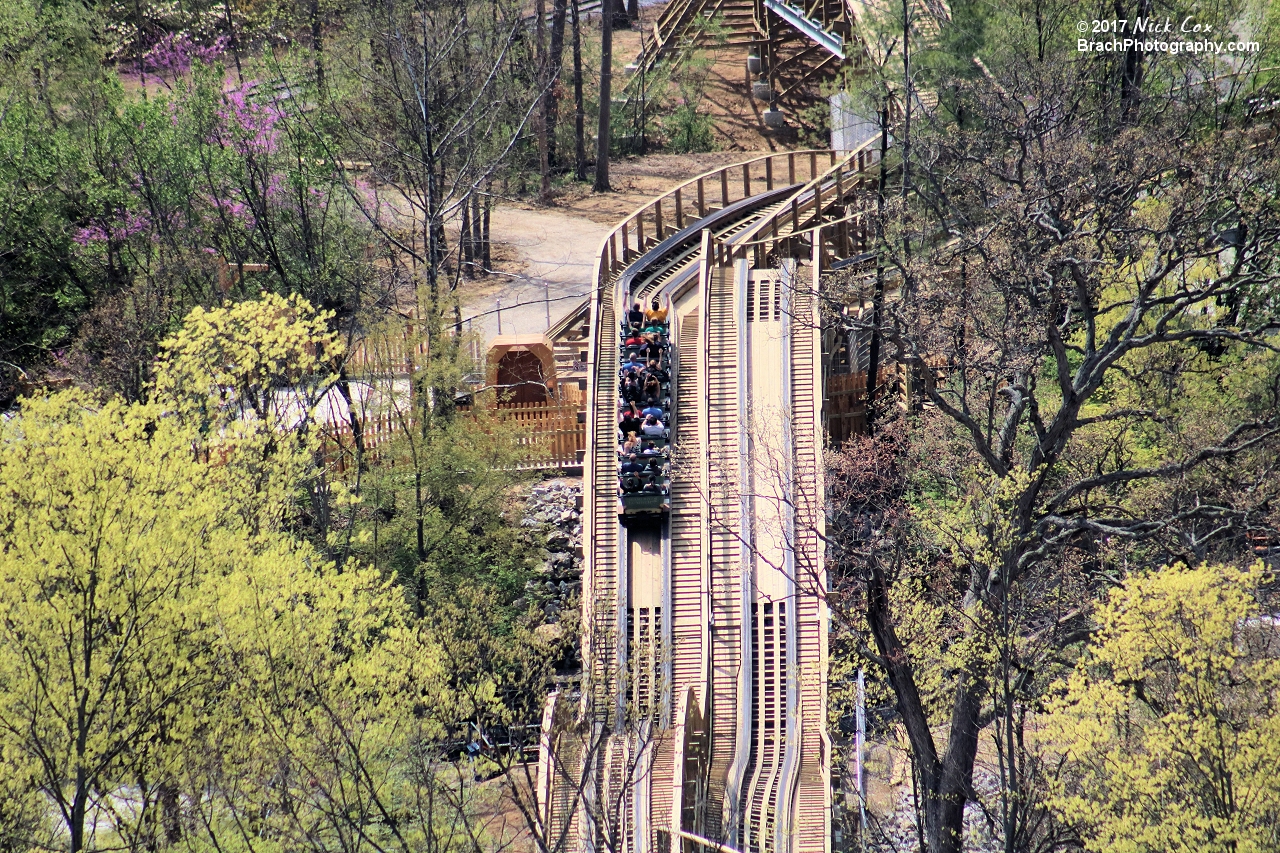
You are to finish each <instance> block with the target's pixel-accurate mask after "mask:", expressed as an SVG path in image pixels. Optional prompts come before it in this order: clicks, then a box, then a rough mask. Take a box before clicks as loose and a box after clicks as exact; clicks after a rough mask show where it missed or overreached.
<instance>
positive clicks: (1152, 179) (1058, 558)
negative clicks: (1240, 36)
mask: <svg viewBox="0 0 1280 853" xmlns="http://www.w3.org/2000/svg"><path fill="white" fill-rule="evenodd" d="M1083 73H1085V68H1084V66H1082V65H1076V64H1074V63H1070V62H1056V61H1055V62H1045V63H1040V64H1037V63H1027V64H1024V65H1021V66H1018V67H1016V68H1009V69H1006V70H1005V71H1004V72H1003V76H1001V75H994V74H993V76H992V77H991V78H986V77H983V78H979V79H977V80H975V81H972V82H969V83H964V84H957V85H958V90H959V96H958V97H959V99H960V103H961V104H962V106H963V111H962V112H963V115H964V120H963V121H958V120H956V119H955V114H952V115H950V116H947V115H941V114H936V115H934V116H932V117H931V118H930V119H929V120H928V121H926V122H923V124H924V126H923V127H919V126H918V127H917V129H916V130H914V131H913V152H914V154H913V157H914V158H915V159H916V164H917V165H916V168H915V170H914V171H913V174H914V175H916V178H915V179H913V187H914V188H915V192H914V194H913V195H912V196H911V197H910V198H909V199H906V200H905V201H895V202H893V203H892V204H889V205H887V206H886V207H887V211H888V214H889V217H890V218H889V225H888V227H887V229H886V234H885V238H884V242H883V243H882V244H881V246H880V252H881V257H883V258H884V259H885V264H886V267H887V268H888V270H889V274H890V275H891V276H892V280H893V284H894V285H895V289H896V291H897V293H896V299H894V300H892V301H891V303H890V304H888V305H886V307H885V311H884V320H883V322H882V324H881V326H880V333H881V334H882V335H883V337H884V339H885V340H886V342H887V344H888V347H889V349H890V350H891V352H892V356H891V358H892V360H894V361H896V362H897V364H898V366H899V369H900V370H901V375H902V376H903V378H904V380H905V386H906V387H905V389H904V390H905V391H906V397H907V402H908V403H909V404H910V405H911V406H912V408H913V409H915V410H916V411H917V412H918V414H917V415H915V416H914V417H915V418H916V426H915V427H914V428H913V429H911V430H910V436H911V437H910V440H909V442H907V443H905V444H903V443H899V444H898V446H897V447H898V449H897V450H896V451H894V452H895V453H897V452H900V453H903V454H905V455H903V456H902V459H901V467H900V468H899V469H898V470H899V472H900V473H899V479H898V481H897V482H896V484H894V486H893V488H892V489H890V490H889V491H887V492H885V494H887V495H889V496H890V497H892V500H893V504H892V505H893V506H895V507H900V508H901V515H902V517H904V518H905V520H904V521H903V523H901V524H898V525H890V526H884V525H882V524H881V523H880V522H879V521H876V520H875V519H876V515H875V512H872V510H870V509H865V508H858V506H859V504H858V500H855V498H856V494H857V493H856V492H855V491H849V492H846V493H843V494H842V497H841V498H840V499H841V500H844V501H846V502H850V503H849V506H850V507H851V509H850V510H849V512H850V516H849V521H848V524H847V525H846V526H845V527H844V529H841V530H839V531H837V533H836V534H835V535H837V536H842V537H846V538H847V545H848V547H847V550H846V553H848V554H850V555H851V556H850V560H849V562H848V563H846V564H845V565H846V568H845V569H843V571H846V572H848V574H847V575H846V577H849V578H852V579H856V580H855V581H854V591H853V592H851V595H850V598H849V602H850V603H851V604H852V607H853V608H854V609H853V610H850V611H846V613H847V615H848V617H849V618H850V620H851V622H852V621H862V620H863V619H865V620H866V621H865V622H863V623H862V624H865V625H866V626H867V627H866V630H867V641H868V644H869V647H868V648H867V649H866V650H865V653H866V654H867V656H868V657H869V658H870V659H872V660H873V661H875V662H876V664H877V665H878V666H879V667H880V668H881V669H882V671H883V672H884V673H885V674H886V677H887V679H888V681H889V683H890V685H891V686H892V689H893V691H894V695H895V699H896V702H897V709H898V712H899V714H900V715H901V717H902V720H903V724H904V726H905V729H906V731H907V734H908V736H909V739H910V743H911V748H912V753H913V758H914V761H915V766H916V769H917V772H918V779H919V786H920V790H921V798H922V802H921V810H922V812H923V824H924V827H925V841H926V843H927V844H928V847H929V849H930V850H931V851H933V853H941V851H949V850H957V849H959V847H960V845H961V838H960V829H961V825H962V818H963V811H964V805H965V803H966V801H968V800H969V798H970V796H971V790H972V786H971V777H972V773H973V764H974V759H975V756H976V753H977V749H978V743H979V738H980V737H981V736H982V733H983V731H984V730H987V729H988V727H989V726H990V727H992V729H993V730H994V732H995V733H996V735H997V744H996V745H997V748H998V749H999V750H1000V752H1001V756H1002V762H1003V765H1002V772H1003V778H1002V788H1003V793H1002V798H1003V803H1002V810H1003V816H1004V819H1003V823H1004V832H1005V842H1006V845H1007V847H1006V849H1010V850H1012V849H1016V848H1017V847H1018V846H1021V845H1029V844H1031V843H1033V841H1034V839H1031V838H1028V836H1027V833H1029V832H1031V831H1032V830H1033V829H1034V823H1035V821H1038V820H1039V815H1038V814H1037V813H1035V811H1034V809H1032V808H1031V806H1029V805H1028V804H1029V803H1031V802H1032V801H1033V800H1034V794H1035V792H1034V790H1033V787H1034V785H1033V783H1034V782H1035V776H1036V771H1035V768H1033V767H1031V766H1029V765H1027V764H1025V763H1024V762H1023V759H1024V758H1026V750H1025V748H1024V746H1023V744H1022V742H1021V732H1022V727H1023V720H1024V717H1025V713H1026V710H1027V709H1028V708H1029V707H1033V706H1034V703H1035V701H1036V696H1037V695H1038V693H1039V692H1040V691H1042V690H1043V689H1044V688H1045V687H1046V686H1047V684H1046V676H1047V674H1048V673H1049V672H1050V671H1051V670H1052V666H1053V662H1054V661H1055V660H1058V659H1059V652H1058V650H1059V649H1060V648H1061V647H1062V646H1063V645H1064V644H1066V643H1068V642H1070V641H1071V640H1072V638H1073V637H1078V635H1079V632H1080V631H1081V630H1085V628H1084V624H1083V622H1082V620H1083V618H1084V616H1085V614H1087V612H1088V608H1089V602H1090V600H1091V599H1092V597H1093V596H1095V595H1097V594H1098V593H1099V591H1100V590H1102V589H1105V587H1106V585H1107V584H1108V583H1109V582H1111V581H1112V580H1113V579H1115V578H1117V577H1119V576H1122V575H1123V571H1124V567H1125V566H1133V565H1159V564H1161V563H1164V562H1172V561H1176V560H1180V559H1181V560H1184V561H1188V562H1191V561H1200V560H1203V559H1207V558H1212V557H1215V556H1217V557H1222V558H1227V557H1234V556H1235V555H1238V554H1240V553H1242V552H1244V551H1245V550H1247V549H1248V547H1249V541H1248V540H1247V538H1246V535H1245V534H1246V532H1247V531H1255V533H1256V534H1257V535H1261V536H1274V535H1275V532H1274V530H1273V529H1272V525H1273V524H1274V519H1270V520H1269V518H1268V513H1269V512H1270V509H1269V506H1270V504H1269V501H1271V500H1272V499H1273V496H1274V495H1275V494H1276V493H1277V487H1278V485H1280V484H1277V482H1276V478H1275V475H1274V473H1273V472H1272V468H1271V464H1270V460H1272V459H1273V458H1274V454H1275V452H1276V451H1275V449H1276V446H1277V443H1278V442H1280V394H1277V392H1276V389H1277V388H1280V378H1278V377H1280V359H1277V356H1276V353H1277V348H1276V344H1277V339H1276V333H1277V329H1280V311H1278V310H1277V304H1276V302H1275V296H1274V293H1275V282H1276V281H1277V278H1278V277H1280V270H1278V269H1277V266H1276V263H1275V258H1276V252H1277V249H1278V248H1280V208H1278V207H1277V205H1276V202H1275V192H1276V190H1275V187H1276V182H1277V179H1278V177H1280V176H1278V175H1277V172H1276V164H1275V161H1274V159H1273V158H1270V157H1269V156H1265V155H1260V154H1259V153H1258V151H1257V149H1254V148H1252V147H1250V143H1247V142H1245V141H1244V140H1245V139H1246V138H1247V134H1248V132H1249V131H1248V129H1247V128H1240V129H1236V130H1232V131H1230V132H1227V131H1226V130H1225V129H1222V128H1217V127H1213V126H1209V125H1206V124H1205V123H1204V122H1203V121H1202V117H1203V116H1204V114H1205V113H1204V109H1203V108H1204V104H1203V103H1202V102H1200V101H1199V100H1198V99H1196V98H1190V97H1186V96H1183V97H1181V98H1180V99H1178V100H1174V99H1169V100H1166V101H1164V102H1163V103H1160V104H1159V105H1158V108H1157V105H1155V104H1154V103H1152V102H1151V101H1150V100H1148V101H1146V102H1144V103H1145V106H1144V109H1146V110H1149V112H1146V113H1144V115H1143V118H1142V121H1141V123H1140V124H1139V125H1137V126H1134V127H1132V128H1130V129H1128V130H1121V131H1116V130H1115V129H1114V127H1113V126H1112V125H1111V124H1110V122H1109V121H1108V120H1106V117H1107V116H1109V115H1111V108H1112V106H1113V104H1112V103H1111V102H1109V101H1106V100H1101V101H1099V100H1096V99H1095V92H1094V91H1092V90H1090V89H1089V87H1087V86H1086V85H1085V82H1084V80H1083V79H1081V77H1080V75H1081V74H1083ZM904 205H905V207H904ZM908 207H909V209H907V208H908ZM855 279H856V281H855ZM865 280H866V277H857V276H855V277H851V278H850V282H851V286H852V287H853V289H854V290H855V291H857V293H856V294H853V293H849V292H845V293H842V294H841V295H840V297H839V301H840V302H841V304H849V303H850V302H853V304H857V300H858V299H859V298H864V297H865V296H866V294H863V293H862V292H861V291H862V289H864V288H865V287H869V286H870V285H869V283H864V282H865ZM866 331H868V330H867V329H865V328H863V332H864V333H865V332H866ZM891 440H892V439H889V438H886V441H891ZM850 452H854V453H865V452H868V451H867V450H866V448H854V449H852V450H851V451H850ZM876 512H878V510H877V511H876ZM867 513H871V515H868V514H867ZM872 543H874V544H875V547H874V548H873V547H872ZM908 592H910V593H911V595H910V596H906V594H907V593H908ZM904 596H906V597H904ZM913 601H923V602H925V603H926V604H927V605H928V608H927V610H920V609H919V608H915V607H914V605H913V604H912V602H913ZM908 614H911V615H912V617H913V618H914V617H917V616H926V617H927V620H926V623H925V626H926V627H927V630H921V631H920V632H918V633H916V634H915V635H914V637H913V635H912V634H911V633H909V632H907V631H904V630H903V627H902V626H903V620H904V619H905V618H906V617H907V615H908ZM929 620H931V621H929ZM921 638H923V639H922V640H921Z"/></svg>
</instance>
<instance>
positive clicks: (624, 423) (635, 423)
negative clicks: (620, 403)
mask: <svg viewBox="0 0 1280 853" xmlns="http://www.w3.org/2000/svg"><path fill="white" fill-rule="evenodd" d="M642 426H644V421H642V420H640V419H639V418H632V417H624V418H623V419H622V420H621V421H619V422H618V429H620V430H622V434H623V435H624V436H626V435H630V434H631V433H633V432H636V433H638V432H640V427H642Z"/></svg>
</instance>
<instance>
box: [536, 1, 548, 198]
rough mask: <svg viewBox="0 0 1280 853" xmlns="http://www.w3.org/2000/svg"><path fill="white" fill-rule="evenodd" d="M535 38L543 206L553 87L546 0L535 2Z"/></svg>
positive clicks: (546, 182) (546, 180) (546, 190)
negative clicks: (550, 89) (548, 53)
mask: <svg viewBox="0 0 1280 853" xmlns="http://www.w3.org/2000/svg"><path fill="white" fill-rule="evenodd" d="M533 10H534V12H533V13H534V37H535V40H536V42H537V44H536V50H535V53H534V55H535V57H536V62H537V65H538V70H537V74H536V75H535V77H534V79H536V80H537V81H538V105H537V106H536V107H535V108H534V119H533V120H534V125H535V132H536V133H537V135H538V171H539V172H540V173H541V178H542V181H541V185H540V186H539V188H538V200H539V201H541V202H542V203H543V204H546V203H547V202H549V201H551V142H550V140H549V139H548V138H547V136H548V132H549V130H550V128H549V127H548V124H547V110H548V101H550V96H549V92H548V91H547V90H548V89H549V88H550V86H551V76H550V74H549V73H548V72H549V71H550V67H549V63H548V62H547V4H546V0H534V4H533Z"/></svg>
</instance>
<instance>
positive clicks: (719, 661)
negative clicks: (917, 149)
mask: <svg viewBox="0 0 1280 853" xmlns="http://www.w3.org/2000/svg"><path fill="white" fill-rule="evenodd" d="M877 146H878V142H877V143H876V144H868V145H867V146H864V148H862V149H860V150H859V151H856V152H853V153H852V154H848V155H837V154H835V153H834V152H829V151H813V152H789V153H784V154H774V155H769V156H767V157H761V158H757V159H755V160H752V161H748V162H747V163H743V164H737V165H735V166H731V167H727V168H725V169H720V170H716V171H714V172H710V173H707V174H706V175H702V176H699V177H698V178H695V179H694V180H692V181H689V182H686V183H685V184H682V185H680V186H679V187H677V188H675V189H673V190H671V191H670V192H668V193H666V194H664V195H662V196H660V197H658V198H656V199H654V200H653V201H651V202H649V203H648V204H646V205H645V206H644V207H642V208H641V209H640V210H638V211H637V212H636V213H635V214H633V215H632V216H630V217H628V218H627V219H625V220H624V221H623V222H622V223H620V224H619V225H618V226H617V227H616V228H615V229H614V230H613V231H612V232H611V233H610V234H609V236H608V237H606V239H605V240H604V242H603V244H602V246H601V251H600V256H599V260H598V264H597V270H596V292H595V298H594V300H593V304H592V343H591V351H590V353H591V356H590V370H591V376H592V380H591V385H590V398H589V406H590V417H589V421H588V451H587V459H586V461H585V464H584V472H585V495H586V501H585V507H586V518H585V520H584V531H585V533H586V541H585V542H584V550H585V558H586V559H585V563H586V566H585V574H584V590H583V623H582V624H583V639H582V645H583V660H584V661H586V662H587V663H586V671H585V672H584V685H583V688H582V692H581V695H580V696H578V697H576V702H575V701H574V699H573V697H568V696H560V695H557V696H556V697H555V698H553V699H552V700H551V701H550V702H549V704H548V712H547V713H546V715H544V732H543V755H542V758H541V761H542V769H541V770H540V782H539V785H540V789H541V790H542V793H541V796H542V799H543V803H544V805H543V812H542V814H543V818H544V820H545V821H546V825H547V828H548V832H547V837H548V839H549V840H552V839H554V838H556V837H559V838H563V839H565V842H564V844H563V845H561V846H559V847H558V848H556V849H566V850H583V851H597V850H599V851H604V850H617V851H619V853H632V851H634V853H657V852H658V851H662V850H675V849H681V850H688V851H693V850H699V849H714V848H715V847H716V845H719V846H721V847H722V848H725V849H730V850H735V851H744V853H745V851H771V853H772V852H773V851H776V853H802V851H827V850H829V849H830V817H829V815H830V802H829V800H830V794H829V789H830V767H829V766H828V762H829V756H830V747H829V742H828V740H827V738H826V732H825V719H824V708H825V699H826V619H827V615H826V606H825V602H824V601H823V591H824V589H823V584H824V576H823V571H822V566H823V557H822V553H821V526H822V523H823V518H822V506H823V494H822V488H823V485H822V468H821V450H822V437H821V435H820V429H819V424H820V423H821V420H820V418H821V406H822V375H821V364H822V354H821V345H820V333H819V328H818V327H819V323H818V319H817V282H818V280H819V276H820V274H821V272H822V270H823V269H824V268H826V267H827V266H828V265H829V264H830V263H832V262H834V261H836V260H839V259H843V258H850V257H854V256H856V255H859V254H860V253H862V252H864V251H865V248H866V240H865V235H866V222H865V221H864V217H865V215H866V211H867V210H868V209H869V205H868V204H867V200H866V196H867V194H868V191H869V189H870V188H871V187H872V177H873V172H874V169H875V168H876V162H875V161H876V157H875V152H876V151H877V150H878V147H877ZM655 296H656V297H658V298H659V299H662V300H665V301H667V302H668V303H669V305H670V308H671V311H670V321H671V332H672V334H671V341H672V347H673V350H674V351H673V353H672V362H673V373H674V377H673V398H674V406H673V412H672V416H671V420H672V423H671V426H672V436H673V438H674V457H673V459H674V462H673V471H672V486H671V494H670V501H669V502H670V513H669V514H668V515H663V516H648V517H646V518H644V519H639V518H637V517H635V516H628V517H627V518H625V519H623V518H620V517H619V513H618V503H617V496H616V482H617V480H616V478H617V469H616V466H617V436H616V426H615V422H616V417H617V396H618V392H617V376H618V369H619V356H618V346H617V344H618V329H619V326H618V323H617V318H618V317H620V316H622V312H623V311H625V308H626V306H627V305H629V304H630V302H632V301H634V300H641V301H645V302H648V300H649V299H651V298H653V297H655ZM552 830H555V832H553V831H552Z"/></svg>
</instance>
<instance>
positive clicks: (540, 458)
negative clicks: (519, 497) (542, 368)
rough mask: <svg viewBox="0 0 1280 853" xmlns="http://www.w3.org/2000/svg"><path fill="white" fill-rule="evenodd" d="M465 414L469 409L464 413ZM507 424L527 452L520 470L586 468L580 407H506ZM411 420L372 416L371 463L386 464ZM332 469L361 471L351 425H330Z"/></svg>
mask: <svg viewBox="0 0 1280 853" xmlns="http://www.w3.org/2000/svg"><path fill="white" fill-rule="evenodd" d="M461 410H462V411H463V412H464V413H469V412H470V407H469V406H463V407H461ZM494 411H495V413H496V415H497V416H498V418H499V419H501V420H502V421H503V422H504V423H507V424H514V425H515V427H516V428H517V431H518V434H517V436H516V443H517V444H518V445H519V446H520V447H522V448H524V449H525V452H524V454H523V455H524V460H523V461H521V462H519V463H517V464H516V467H517V468H521V469H524V468H528V469H552V468H560V469H564V468H574V467H578V466H580V465H581V464H582V461H581V456H582V451H583V450H584V449H585V448H586V446H587V425H586V418H585V417H584V412H583V411H582V408H581V406H580V404H578V403H576V402H574V403H561V402H550V403H500V404H499V405H498V406H497V407H496V409H495V410H494ZM413 423H414V421H413V418H412V417H411V416H410V415H409V414H407V413H406V414H396V413H386V414H379V415H371V416H369V417H366V418H364V419H363V420H362V421H361V423H360V426H361V433H362V434H363V437H364V448H365V461H366V463H368V464H370V465H375V464H378V463H379V462H381V461H382V460H383V459H384V458H385V457H384V454H385V451H386V449H387V445H388V444H389V443H390V442H391V441H392V440H394V439H395V438H397V437H398V436H401V435H403V434H404V430H405V429H412V428H413ZM322 434H323V446H324V455H325V462H326V464H327V465H328V466H329V467H331V468H333V469H334V470H336V471H338V472H339V473H341V472H345V471H348V470H350V469H352V468H353V467H354V466H355V461H356V453H355V437H354V435H353V433H352V429H351V424H350V423H346V422H342V423H333V424H326V425H325V426H324V427H323V429H322Z"/></svg>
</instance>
